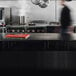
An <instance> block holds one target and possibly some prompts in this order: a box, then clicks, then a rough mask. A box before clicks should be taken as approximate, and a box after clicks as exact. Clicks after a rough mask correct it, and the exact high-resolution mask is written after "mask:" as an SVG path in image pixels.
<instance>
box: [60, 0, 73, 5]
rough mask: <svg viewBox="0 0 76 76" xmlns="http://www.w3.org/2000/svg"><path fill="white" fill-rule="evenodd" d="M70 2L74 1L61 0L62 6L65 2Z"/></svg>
mask: <svg viewBox="0 0 76 76" xmlns="http://www.w3.org/2000/svg"><path fill="white" fill-rule="evenodd" d="M70 1H72V0H61V5H64V4H65V2H70Z"/></svg>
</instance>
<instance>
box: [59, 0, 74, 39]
mask: <svg viewBox="0 0 76 76" xmlns="http://www.w3.org/2000/svg"><path fill="white" fill-rule="evenodd" d="M69 1H71V0H61V5H62V6H63V8H62V10H61V14H60V25H61V37H62V39H67V38H69V36H70V34H71V33H72V32H73V26H72V17H71V9H70V7H69V6H68V5H67V3H66V2H69ZM67 40H68V39H67Z"/></svg>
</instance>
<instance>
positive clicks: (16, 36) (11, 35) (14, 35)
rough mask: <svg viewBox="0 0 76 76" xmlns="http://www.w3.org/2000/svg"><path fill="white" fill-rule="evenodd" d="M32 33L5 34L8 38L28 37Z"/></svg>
mask: <svg viewBox="0 0 76 76" xmlns="http://www.w3.org/2000/svg"><path fill="white" fill-rule="evenodd" d="M29 36H30V34H8V35H5V37H6V38H28V37H29Z"/></svg>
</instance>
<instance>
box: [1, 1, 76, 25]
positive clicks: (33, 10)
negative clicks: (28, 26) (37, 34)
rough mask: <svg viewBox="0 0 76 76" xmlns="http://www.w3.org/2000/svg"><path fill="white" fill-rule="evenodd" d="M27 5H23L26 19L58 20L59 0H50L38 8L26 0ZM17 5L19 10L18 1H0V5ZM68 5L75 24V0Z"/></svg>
mask: <svg viewBox="0 0 76 76" xmlns="http://www.w3.org/2000/svg"><path fill="white" fill-rule="evenodd" d="M24 1H25V0H24ZM26 1H27V5H28V7H26V5H24V7H25V10H26V13H25V17H27V18H28V19H27V20H37V19H42V20H47V21H59V16H60V8H61V6H60V0H51V1H50V3H49V5H48V7H47V8H40V7H39V6H36V5H34V4H32V3H31V0H26ZM55 1H56V2H55ZM13 6H14V7H15V6H16V7H18V8H19V10H20V7H21V5H20V3H19V2H18V1H17V0H16V1H0V7H13ZM70 7H71V8H72V9H71V10H72V18H73V23H74V24H76V1H75V0H73V1H71V2H70ZM23 12H24V11H23Z"/></svg>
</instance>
